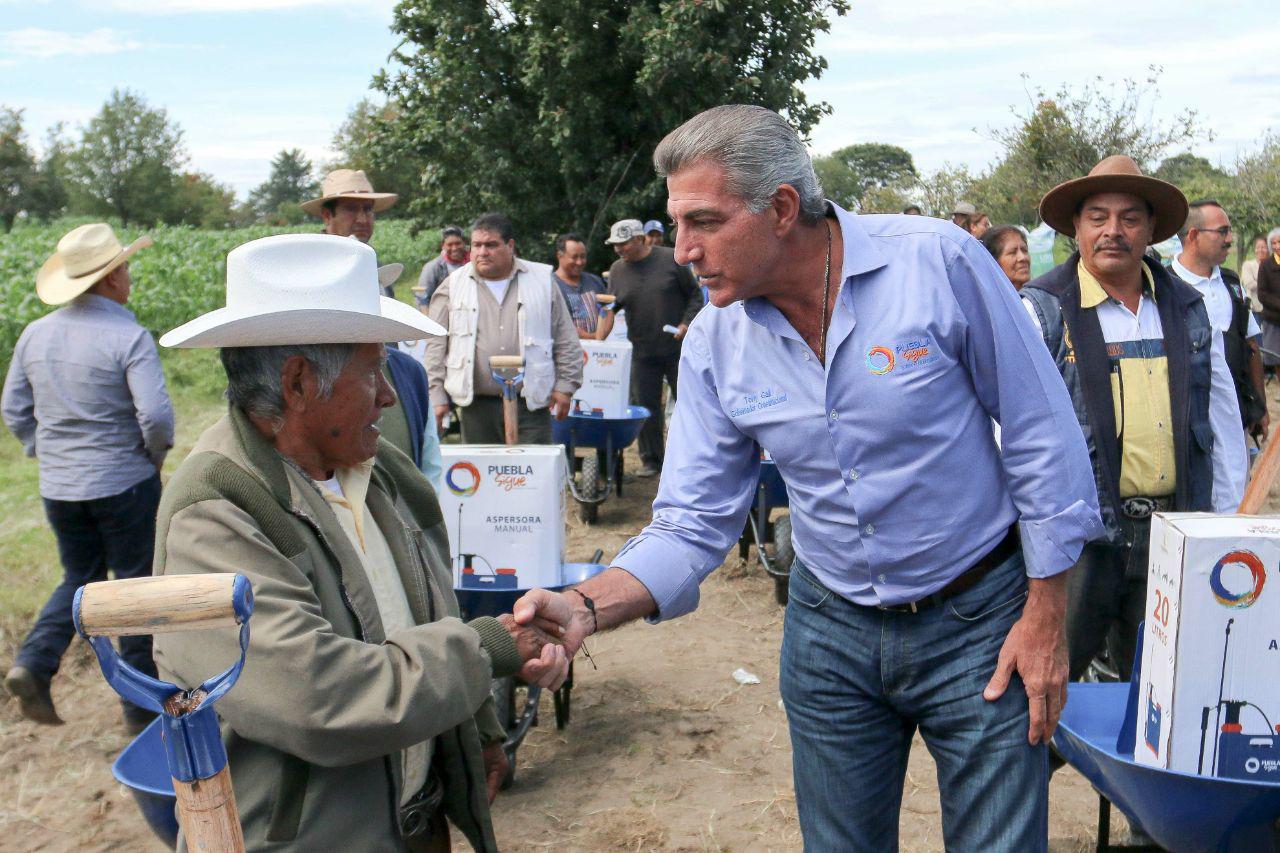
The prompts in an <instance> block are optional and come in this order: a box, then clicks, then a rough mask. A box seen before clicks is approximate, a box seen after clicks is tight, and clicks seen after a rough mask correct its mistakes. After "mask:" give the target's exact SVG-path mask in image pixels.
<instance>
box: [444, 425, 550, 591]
mask: <svg viewBox="0 0 1280 853" xmlns="http://www.w3.org/2000/svg"><path fill="white" fill-rule="evenodd" d="M440 453H441V456H442V457H443V462H444V478H443V479H444V488H443V489H441V490H440V509H441V511H442V512H443V513H444V522H445V529H446V530H448V532H449V549H450V557H451V558H452V560H453V584H454V587H456V588H458V589H530V588H532V587H539V586H559V585H560V582H561V581H560V578H561V572H562V568H561V567H562V565H563V563H564V484H565V471H566V466H565V458H564V448H563V447H561V446H560V445H545V444H530V445H516V446H512V447H508V446H506V445H501V444H495V445H489V444H443V445H441V446H440Z"/></svg>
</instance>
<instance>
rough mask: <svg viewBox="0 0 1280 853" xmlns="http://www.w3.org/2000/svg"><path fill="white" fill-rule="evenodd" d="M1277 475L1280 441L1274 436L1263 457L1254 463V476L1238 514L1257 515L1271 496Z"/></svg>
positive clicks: (1279, 465)
mask: <svg viewBox="0 0 1280 853" xmlns="http://www.w3.org/2000/svg"><path fill="white" fill-rule="evenodd" d="M1277 473H1280V441H1277V440H1276V436H1274V435H1272V437H1271V438H1270V439H1268V440H1267V446H1266V447H1264V448H1262V455H1261V456H1259V457H1258V460H1257V461H1256V462H1254V463H1253V472H1252V474H1253V476H1252V477H1251V478H1250V479H1249V485H1248V486H1246V487H1245V490H1244V497H1243V499H1241V501H1240V508H1239V509H1237V510H1236V512H1238V513H1239V514H1240V515H1256V514H1257V513H1258V511H1259V510H1261V509H1262V505H1263V504H1264V503H1266V501H1267V496H1268V495H1269V494H1271V485H1272V483H1274V482H1275V479H1276V474H1277Z"/></svg>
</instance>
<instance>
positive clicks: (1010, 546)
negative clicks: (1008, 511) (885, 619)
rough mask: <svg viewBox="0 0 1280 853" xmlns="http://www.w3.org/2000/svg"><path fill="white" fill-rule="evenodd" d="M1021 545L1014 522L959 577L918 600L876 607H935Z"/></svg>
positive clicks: (898, 610)
mask: <svg viewBox="0 0 1280 853" xmlns="http://www.w3.org/2000/svg"><path fill="white" fill-rule="evenodd" d="M1021 545H1022V537H1021V536H1019V535H1018V525H1016V524H1014V525H1012V526H1010V527H1009V532H1008V533H1006V534H1005V535H1004V538H1003V539H1001V540H1000V543H999V544H998V545H996V547H994V548H992V549H991V550H990V551H988V552H987V554H986V556H984V557H982V558H981V559H979V560H978V562H976V563H974V564H973V565H972V566H970V567H969V568H967V569H965V570H964V571H963V572H962V573H961V574H960V575H959V577H957V578H956V579H955V580H953V581H951V583H949V584H947V585H946V586H944V587H943V588H942V589H940V590H938V591H937V592H935V593H931V594H930V595H926V596H925V597H924V598H921V599H920V600H918V601H910V602H907V603H906V604H881V605H877V607H879V609H880V610H887V611H889V612H891V613H919V612H920V611H921V610H928V609H929V608H930V607H936V606H937V605H939V604H941V603H942V602H944V601H946V600H947V599H948V598H953V597H955V596H957V595H959V594H960V593H962V592H964V591H966V590H968V589H971V588H972V587H973V586H974V585H975V584H976V583H977V582H978V581H980V580H982V579H983V578H985V577H986V576H987V575H989V574H990V573H991V571H992V570H993V569H995V568H996V566H999V565H1001V564H1002V563H1004V561H1005V560H1007V559H1009V558H1010V557H1012V556H1013V555H1014V553H1015V552H1016V551H1017V550H1018V548H1019V547H1021Z"/></svg>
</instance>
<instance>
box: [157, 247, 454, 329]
mask: <svg viewBox="0 0 1280 853" xmlns="http://www.w3.org/2000/svg"><path fill="white" fill-rule="evenodd" d="M443 334H445V329H444V327H443V326H441V325H440V324H439V323H436V322H435V321H434V320H429V319H428V318H427V317H426V316H425V315H423V314H422V313H420V312H419V311H418V309H416V308H414V307H413V306H411V305H406V304H404V303H403V302H397V301H396V300H394V299H388V298H387V297H385V296H383V295H382V294H381V290H380V282H379V280H378V261H377V256H376V254H375V253H374V251H373V249H370V248H369V247H368V246H366V245H365V244H363V243H361V242H360V241H359V240H351V239H348V238H346V237H332V236H330V235H328V234H282V235H280V236H277V237H263V238H262V239H261V240H253V241H252V242H249V243H245V244H244V245H242V246H237V247H236V248H234V249H232V250H231V252H230V253H229V254H228V255H227V307H225V308H219V309H217V310H216V311H210V312H209V313H208V314H204V315H202V316H199V317H197V318H195V319H194V320H192V321H191V322H189V323H184V324H183V325H181V326H179V327H178V328H176V329H174V330H173V331H171V332H168V333H166V334H165V335H164V336H163V337H161V338H160V344H161V346H166V347H183V348H191V347H254V346H276V345H278V344H372V343H382V342H384V341H408V340H417V339H420V338H423V337H425V336H427V335H443Z"/></svg>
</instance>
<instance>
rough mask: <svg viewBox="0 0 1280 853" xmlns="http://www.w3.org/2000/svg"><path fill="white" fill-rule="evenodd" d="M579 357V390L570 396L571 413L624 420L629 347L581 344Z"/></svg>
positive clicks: (623, 343)
mask: <svg viewBox="0 0 1280 853" xmlns="http://www.w3.org/2000/svg"><path fill="white" fill-rule="evenodd" d="M582 357H583V360H584V364H583V366H582V387H581V388H579V389H578V393H576V394H574V395H573V413H574V414H575V415H594V416H596V417H601V418H625V417H626V416H627V406H628V405H629V404H630V402H631V344H629V343H627V342H626V341H612V340H610V341H583V342H582Z"/></svg>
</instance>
